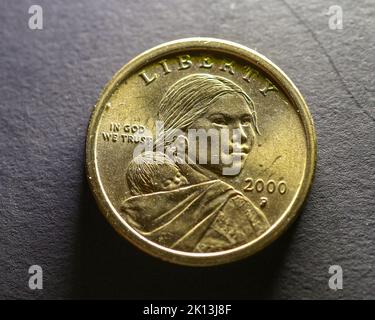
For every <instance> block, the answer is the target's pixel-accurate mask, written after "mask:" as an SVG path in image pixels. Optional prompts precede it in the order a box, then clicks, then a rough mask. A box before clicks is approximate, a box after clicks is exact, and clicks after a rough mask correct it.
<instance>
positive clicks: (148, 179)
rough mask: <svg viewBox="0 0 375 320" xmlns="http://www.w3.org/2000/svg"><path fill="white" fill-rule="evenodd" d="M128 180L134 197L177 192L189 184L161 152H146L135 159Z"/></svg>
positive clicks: (128, 172)
mask: <svg viewBox="0 0 375 320" xmlns="http://www.w3.org/2000/svg"><path fill="white" fill-rule="evenodd" d="M126 180H127V183H128V186H129V189H130V192H131V194H132V195H141V194H147V193H153V192H159V191H170V190H175V189H178V188H180V187H182V186H184V185H186V184H187V183H188V180H187V179H186V177H185V176H183V175H182V173H181V172H180V169H179V168H178V166H177V165H176V164H175V163H174V162H173V161H172V160H171V159H170V158H169V157H168V156H167V155H165V154H164V153H161V152H145V153H143V154H141V155H139V156H138V157H136V158H134V159H133V160H132V161H131V162H130V164H129V167H128V169H127V171H126Z"/></svg>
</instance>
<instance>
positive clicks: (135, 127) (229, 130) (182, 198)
mask: <svg viewBox="0 0 375 320" xmlns="http://www.w3.org/2000/svg"><path fill="white" fill-rule="evenodd" d="M302 68H303V67H302V66H301V69H302ZM315 161H316V137H315V131H314V126H313V122H312V118H311V115H310V113H309V110H308V107H307V105H306V103H305V101H304V99H303V97H302V96H301V94H300V92H299V91H298V89H297V88H296V86H295V85H294V84H293V83H292V82H291V80H290V79H289V78H288V77H287V76H286V75H285V74H284V73H283V72H282V71H281V70H280V69H279V68H278V67H277V66H276V65H275V64H273V63H272V62H271V61H270V60H268V59H267V58H265V57H264V56H262V55H261V54H259V53H257V52H256V51H254V50H251V49H249V48H246V47H244V46H242V45H239V44H236V43H232V42H229V41H224V40H218V39H210V38H190V39H182V40H178V41H173V42H169V43H165V44H162V45H160V46H157V47H155V48H153V49H151V50H148V51H146V52H144V53H143V54H141V55H139V56H138V57H136V58H134V59H133V60H132V61H130V62H129V63H128V64H126V65H125V66H123V67H122V68H121V69H120V70H119V71H118V72H117V74H116V75H115V76H114V77H113V79H112V80H111V81H110V82H109V83H108V84H107V86H106V87H105V89H104V90H103V92H102V94H101V96H100V98H99V100H98V102H97V104H96V106H95V109H94V111H93V114H92V117H91V120H90V124H89V128H88V135H87V142H86V167H87V175H88V180H89V184H90V187H91V189H92V192H93V194H94V197H95V199H96V201H97V203H98V206H99V208H100V210H101V211H102V213H103V214H104V216H105V217H106V218H107V220H108V221H109V222H110V223H111V225H112V226H113V227H114V228H115V229H116V230H117V231H118V232H119V233H120V234H121V235H122V236H123V237H125V238H126V239H128V240H129V241H130V242H132V243H133V244H134V245H136V246H137V247H139V248H140V249H142V250H144V251H145V252H147V253H149V254H151V255H153V256H156V257H159V258H161V259H164V260H167V261H170V262H175V263H179V264H185V265H198V266H206V265H215V264H221V263H226V262H230V261H234V260H237V259H240V258H244V257H246V256H249V255H252V254H254V253H255V252H257V251H259V250H261V249H262V248H264V247H265V246H267V245H268V244H270V243H271V242H272V241H274V240H275V239H276V238H278V237H279V236H280V234H281V233H282V232H284V231H285V230H286V229H287V227H288V226H289V225H290V224H291V223H292V222H293V220H294V219H295V218H296V216H297V213H298V211H299V209H300V208H301V206H302V204H303V202H304V200H305V199H306V196H307V194H308V191H309V189H310V186H311V183H312V179H313V173H314V168H315Z"/></svg>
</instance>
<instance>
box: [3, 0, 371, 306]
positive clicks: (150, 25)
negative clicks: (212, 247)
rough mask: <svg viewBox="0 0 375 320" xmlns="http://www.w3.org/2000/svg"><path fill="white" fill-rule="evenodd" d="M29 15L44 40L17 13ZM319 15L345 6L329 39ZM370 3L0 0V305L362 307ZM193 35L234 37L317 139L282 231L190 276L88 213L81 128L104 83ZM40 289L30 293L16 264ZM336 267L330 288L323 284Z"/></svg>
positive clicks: (367, 275) (367, 271) (366, 264)
mask: <svg viewBox="0 0 375 320" xmlns="http://www.w3.org/2000/svg"><path fill="white" fill-rule="evenodd" d="M32 4H39V5H41V6H42V8H43V14H44V15H43V18H44V19H43V20H44V29H43V30H36V31H35V30H34V31H33V30H30V29H29V28H28V19H29V17H30V15H29V14H28V8H29V6H31V5H32ZM330 5H340V6H341V7H342V9H343V19H344V21H343V29H342V30H331V29H330V28H329V27H328V19H329V16H328V15H327V12H328V8H329V6H330ZM374 30H375V2H374V1H371V0H367V1H350V0H347V1H338V0H337V1H317V0H314V1H298V0H277V1H276V0H275V1H264V0H263V1H223V0H213V1H171V0H169V1H146V0H143V1H119V0H118V1H115V0H105V1H99V0H96V1H93V0H85V1H74V0H70V1H57V0H55V1H51V0H48V1H47V0H32V1H24V0H23V1H13V0H0V111H1V113H0V210H1V212H0V298H24V299H40V298H127V299H130V298H141V299H142V298H324V299H336V298H360V299H361V298H375V270H374V262H375V257H374V254H375V244H374V240H375V232H374V227H375V213H374V204H375V192H374V190H375V188H374V178H375V169H374V159H375V148H374V140H375V126H374V119H375V110H374V104H375V98H374V96H375V95H374V92H375V86H374V85H375V81H374V71H375V51H374V49H375V44H374V42H375V41H374V40H375V36H374ZM191 36H211V37H217V38H223V39H227V40H231V41H235V42H238V43H241V44H243V45H246V46H248V47H251V48H253V49H256V50H258V51H259V52H260V53H262V54H264V55H266V56H267V57H268V58H270V59H271V60H272V61H273V62H275V63H276V64H277V65H278V66H279V67H280V68H282V69H283V71H285V72H286V73H287V74H288V75H289V77H290V78H291V79H292V80H293V81H294V83H295V84H296V85H297V87H298V88H299V89H300V91H301V92H302V94H303V95H304V97H305V99H306V101H307V103H308V105H309V107H310V110H311V113H312V115H313V118H314V121H315V126H316V131H317V138H318V163H317V169H316V176H315V181H314V184H313V188H312V191H311V194H310V196H309V199H308V201H307V203H306V206H305V208H304V210H303V212H302V214H301V216H300V218H299V219H298V220H297V222H296V223H295V224H294V225H293V227H292V228H291V229H290V230H289V231H288V232H287V233H286V234H285V235H284V236H283V237H282V238H281V239H279V240H278V241H277V242H275V243H274V244H273V245H271V246H270V247H268V248H267V249H265V250H264V251H262V252H261V253H259V254H257V255H256V256H254V257H251V258H248V259H245V260H242V261H240V262H236V263H232V264H229V265H224V266H219V267H211V268H190V267H181V266H177V265H172V264H169V263H166V262H162V261H159V260H157V259H155V258H152V257H149V256H147V255H146V254H144V253H142V252H140V251H138V250H137V249H136V248H134V247H133V246H132V245H131V244H129V243H128V242H127V241H125V240H123V239H122V238H120V236H118V235H117V234H116V233H115V231H114V230H113V229H112V228H111V227H110V226H109V224H108V223H107V222H106V221H105V219H104V218H103V217H102V216H101V214H100V213H99V211H98V209H97V207H96V204H95V203H94V200H93V198H92V196H91V194H90V191H89V190H88V186H87V182H86V178H85V172H84V145H85V136H86V128H87V124H88V120H89V116H90V113H91V111H92V109H93V105H94V104H95V102H96V99H97V98H98V97H99V94H100V92H101V90H102V88H103V86H104V85H105V84H106V83H107V81H109V80H110V78H111V77H112V76H113V74H114V73H115V72H116V71H117V70H118V69H119V68H120V67H121V66H122V65H123V64H125V63H126V62H128V61H129V60H130V59H131V58H133V57H134V56H135V55H137V54H139V53H141V52H143V51H144V50H146V49H149V48H151V47H153V46H155V45H158V44H160V43H163V42H166V41H170V40H175V39H178V38H184V37H191ZM32 264H38V265H40V266H41V267H42V268H43V271H44V289H43V290H40V291H38V290H36V291H32V290H30V289H29V288H28V278H29V274H28V268H29V266H30V265H32ZM335 264H338V265H341V267H342V268H343V272H344V289H343V290H339V291H336V292H335V291H333V290H331V289H329V287H328V279H329V277H330V275H329V274H328V268H329V266H330V265H335Z"/></svg>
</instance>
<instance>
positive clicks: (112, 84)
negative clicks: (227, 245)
mask: <svg viewBox="0 0 375 320" xmlns="http://www.w3.org/2000/svg"><path fill="white" fill-rule="evenodd" d="M197 50H211V51H215V52H221V53H227V54H230V55H232V56H237V57H238V58H239V59H243V60H245V61H249V62H250V63H251V64H254V65H255V66H256V67H258V68H259V69H261V70H262V71H263V72H264V73H265V74H266V75H267V77H269V78H270V79H271V80H273V81H274V82H276V83H277V85H278V86H279V87H281V88H282V91H283V92H284V94H285V95H286V96H287V97H288V99H289V100H290V101H291V102H292V104H293V106H294V107H295V108H297V110H299V116H300V119H301V121H302V123H303V125H304V129H305V135H306V144H307V153H306V167H305V172H304V177H303V180H302V183H301V186H300V189H299V190H298V192H296V194H295V196H294V198H293V200H292V201H291V203H290V205H289V206H288V208H287V209H286V210H285V211H284V213H283V214H282V215H281V216H280V218H279V219H278V220H277V221H276V222H275V223H274V224H273V225H272V226H271V227H270V228H269V229H268V230H267V231H266V232H265V233H264V234H262V235H261V236H260V237H258V238H256V239H255V240H253V241H251V242H249V243H246V244H244V245H241V246H239V247H236V248H233V249H230V250H225V251H220V252H215V253H204V254H201V253H200V254H197V253H189V252H182V251H177V250H173V249H169V248H165V247H163V246H161V245H158V244H156V243H153V242H151V241H150V240H148V239H145V238H144V237H143V236H141V235H140V234H138V233H137V232H136V231H135V230H134V229H132V228H131V227H127V226H126V225H124V224H123V223H122V221H121V220H120V219H119V218H118V213H117V214H116V209H115V208H114V207H113V206H112V204H111V203H110V201H109V200H108V198H107V197H106V194H105V191H104V188H103V187H102V185H101V183H100V178H99V176H98V174H97V167H96V156H95V149H96V130H97V126H98V123H99V120H100V117H101V114H102V111H104V108H105V105H106V102H107V100H108V99H109V98H110V97H111V95H112V94H113V92H114V91H115V90H116V89H117V87H118V86H119V85H120V84H121V83H122V81H123V80H124V79H126V78H127V77H128V76H129V75H132V74H133V73H134V71H137V70H139V69H141V68H142V67H143V66H145V65H147V64H149V63H150V62H153V61H155V60H157V59H159V58H162V57H163V56H165V55H170V54H174V53H178V52H182V51H183V52H186V51H197ZM316 159H317V141H316V134H315V128H314V124H313V120H312V117H311V114H310V112H309V109H308V106H307V104H306V102H305V100H304V98H303V97H302V95H301V93H300V92H299V90H298V89H297V87H296V86H295V85H294V84H293V82H292V81H291V80H290V79H289V78H288V76H287V75H286V74H285V73H284V72H283V71H282V70H281V69H280V68H279V67H277V66H276V65H275V64H274V63H273V62H271V61H270V60H269V59H267V58H266V57H264V56H263V55H261V54H259V53H258V52H256V51H254V50H252V49H250V48H247V47H245V46H243V45H240V44H238V43H235V42H231V41H227V40H221V39H215V38H186V39H180V40H175V41H171V42H167V43H164V44H161V45H159V46H156V47H154V48H151V49H149V50H147V51H145V52H144V53H142V54H140V55H138V56H137V57H135V58H134V59H132V60H131V61H130V62H128V63H127V64H125V65H124V66H123V67H122V68H121V69H120V70H119V71H118V72H117V73H116V74H115V75H114V77H113V78H112V79H111V80H110V81H109V82H108V83H107V85H106V86H105V87H104V89H103V91H102V93H101V95H100V97H99V99H98V101H97V103H96V105H95V107H94V110H93V111H92V114H91V117H90V121H89V125H88V130H87V138H86V174H87V178H88V181H89V186H90V189H91V191H92V193H93V195H94V198H95V200H96V203H97V204H98V206H99V209H100V211H101V212H102V214H103V215H104V216H105V218H106V219H107V220H108V221H109V223H110V224H111V225H112V226H113V227H114V229H115V230H116V231H117V232H118V233H119V234H120V235H121V236H123V237H124V238H126V239H127V240H129V241H130V242H131V243H133V244H134V245H135V246H137V247H138V248H140V249H141V250H143V251H145V252H146V253H149V254H151V255H153V256H155V257H158V258H161V259H162V260H166V261H169V262H173V263H177V264H182V265H189V266H211V265H218V264H224V263H228V262H232V261H235V260H239V259H242V258H244V257H247V256H251V255H253V254H255V253H256V252H258V251H260V250H261V249H263V248H265V247H266V246H268V245H269V244H270V243H272V242H273V241H275V240H276V239H277V238H279V237H280V235H281V234H283V233H284V232H285V231H286V229H287V228H288V227H289V226H290V225H291V224H292V223H293V221H294V220H295V219H296V217H297V216H298V213H299V211H300V209H301V207H302V205H303V203H304V202H305V200H306V198H307V195H308V193H309V190H310V188H311V185H312V181H313V177H314V172H315V166H316ZM113 210H114V211H113Z"/></svg>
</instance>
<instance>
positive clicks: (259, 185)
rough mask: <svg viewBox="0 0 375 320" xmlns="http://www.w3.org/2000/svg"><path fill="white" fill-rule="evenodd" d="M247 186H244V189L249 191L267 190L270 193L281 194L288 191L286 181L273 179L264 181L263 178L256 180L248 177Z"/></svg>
mask: <svg viewBox="0 0 375 320" xmlns="http://www.w3.org/2000/svg"><path fill="white" fill-rule="evenodd" d="M245 182H246V186H245V187H244V188H243V190H244V191H247V192H253V191H256V192H263V191H266V192H268V193H274V192H278V193H280V194H281V195H283V194H285V193H286V192H287V185H286V182H285V181H282V180H281V181H279V182H277V183H276V182H275V181H273V180H268V181H266V182H265V181H263V180H262V179H257V180H255V181H254V179H253V178H246V179H245Z"/></svg>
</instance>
